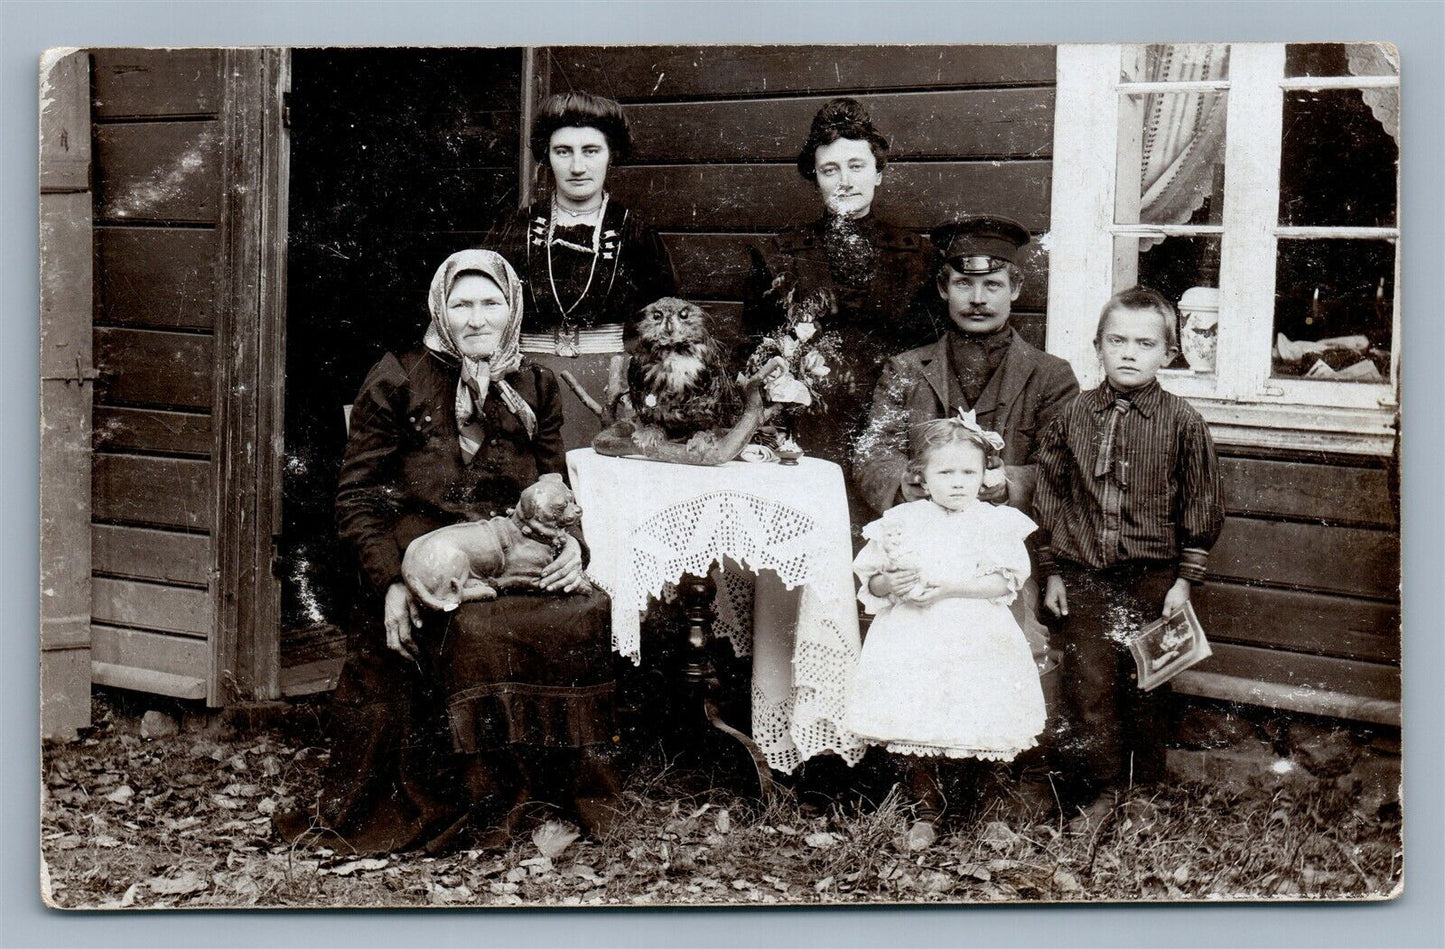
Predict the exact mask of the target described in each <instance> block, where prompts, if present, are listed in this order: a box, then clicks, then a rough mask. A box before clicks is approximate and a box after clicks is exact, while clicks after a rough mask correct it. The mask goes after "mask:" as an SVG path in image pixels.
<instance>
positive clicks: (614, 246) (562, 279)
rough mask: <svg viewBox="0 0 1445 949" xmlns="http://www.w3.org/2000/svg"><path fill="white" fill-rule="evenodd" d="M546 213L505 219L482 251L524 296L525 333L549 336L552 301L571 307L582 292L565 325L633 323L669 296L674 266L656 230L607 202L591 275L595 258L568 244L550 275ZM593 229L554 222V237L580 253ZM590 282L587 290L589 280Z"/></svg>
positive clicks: (556, 318) (554, 313) (558, 320)
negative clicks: (506, 268) (502, 265)
mask: <svg viewBox="0 0 1445 949" xmlns="http://www.w3.org/2000/svg"><path fill="white" fill-rule="evenodd" d="M547 210H548V209H547V208H546V207H545V206H543V207H540V208H527V209H525V210H522V211H518V212H515V213H513V214H511V215H508V216H507V217H506V218H504V219H503V220H502V221H501V222H500V223H499V224H497V225H496V226H495V227H494V228H493V229H492V231H491V233H489V234H488V235H487V238H486V242H485V243H484V244H483V245H482V246H484V247H486V248H487V249H489V250H494V251H496V252H497V253H499V254H501V255H502V256H503V257H505V258H507V261H508V262H509V263H510V264H511V265H512V267H513V269H515V270H516V271H517V276H518V277H520V278H521V280H522V287H523V289H524V290H525V292H526V297H525V299H524V306H525V310H524V311H523V312H524V313H525V316H524V318H523V322H522V332H524V333H546V332H550V331H552V330H554V329H557V328H559V327H561V326H562V325H563V323H564V317H563V314H562V310H561V309H560V308H559V307H558V305H557V298H554V297H553V295H552V286H553V284H555V285H556V288H557V297H560V298H561V301H562V304H563V306H566V307H571V306H572V304H573V302H574V301H576V300H577V298H578V296H579V295H580V294H581V293H582V292H583V290H584V289H586V291H587V295H586V296H585V297H583V298H582V301H581V302H580V303H578V304H577V306H576V309H573V310H571V312H570V313H569V314H568V315H567V316H566V317H565V323H566V324H567V325H568V326H569V327H573V326H575V327H590V326H597V325H600V324H608V323H621V324H623V325H624V326H629V325H631V324H632V323H633V322H634V320H635V319H636V317H637V313H638V311H640V310H641V309H642V308H643V307H645V306H647V305H648V304H649V303H652V302H653V301H655V300H657V299H659V298H661V297H667V296H672V295H673V294H675V293H676V292H677V281H676V279H675V277H674V276H673V272H672V260H671V259H670V258H669V257H668V255H667V248H666V247H664V246H663V243H662V240H661V238H659V237H658V236H657V232H656V231H654V230H652V229H651V228H649V227H647V226H646V225H645V224H643V222H642V221H641V220H640V219H639V218H638V216H637V215H636V214H635V213H633V212H631V211H629V210H628V209H627V208H624V207H622V206H621V205H619V204H617V203H616V202H609V203H608V205H607V213H606V214H605V215H604V216H603V220H602V241H601V243H602V250H601V254H600V255H599V259H598V260H597V268H596V271H595V272H592V255H591V254H590V253H583V252H581V251H577V250H573V249H571V248H568V247H565V246H561V245H559V246H556V247H554V248H553V249H552V266H551V272H550V274H549V272H548V265H547V244H546V240H547ZM592 233H593V229H592V227H591V226H590V225H586V224H582V225H576V226H572V227H565V226H562V225H560V224H559V226H558V227H557V230H556V235H557V236H558V237H561V238H564V239H566V240H568V241H570V242H572V243H575V244H578V245H581V246H583V247H590V246H591V245H592ZM589 275H590V277H591V287H590V288H589V287H588V278H589Z"/></svg>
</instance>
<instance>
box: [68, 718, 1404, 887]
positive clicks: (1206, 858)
mask: <svg viewBox="0 0 1445 949" xmlns="http://www.w3.org/2000/svg"><path fill="white" fill-rule="evenodd" d="M136 701H137V700H136V699H135V698H134V697H130V696H127V695H125V694H123V693H102V694H99V695H98V696H97V700H96V706H95V725H94V727H93V728H91V729H89V730H88V732H87V733H85V734H84V735H83V736H82V738H81V739H80V740H78V741H76V742H72V743H69V744H64V745H53V746H49V747H47V748H46V751H45V756H44V770H43V778H44V787H43V789H42V793H43V802H42V826H41V841H40V843H41V851H42V854H43V857H44V863H43V874H42V887H43V888H46V897H47V900H48V901H49V903H50V904H51V905H53V906H56V907H60V908H123V907H147V908H164V907H206V906H211V907H216V906H308V907H335V906H368V907H390V906H427V905H443V906H469V905H524V904H525V905H597V904H621V905H644V904H742V905H758V904H802V903H805V904H818V903H856V902H909V903H912V902H917V903H959V902H965V903H966V902H993V901H1020V900H1023V901H1038V900H1043V901H1078V900H1097V899H1103V900H1111V901H1117V900H1218V899H1244V900H1259V899H1300V898H1304V899H1360V898H1375V899H1378V898H1382V897H1386V896H1388V895H1390V894H1391V893H1392V892H1393V891H1394V890H1396V888H1397V887H1398V885H1399V883H1400V873H1401V867H1402V857H1401V836H1400V810H1399V804H1398V799H1397V798H1395V797H1394V796H1393V794H1392V793H1390V786H1389V785H1390V782H1391V781H1393V782H1394V786H1395V787H1397V786H1398V759H1395V760H1394V763H1393V765H1390V764H1389V763H1387V764H1386V765H1385V766H1384V768H1383V771H1382V770H1381V767H1380V766H1379V763H1378V761H1379V758H1380V756H1379V755H1376V754H1373V753H1372V750H1371V749H1372V746H1371V745H1370V741H1371V736H1369V735H1364V736H1359V735H1356V736H1352V737H1351V738H1350V739H1349V740H1348V741H1347V742H1346V743H1345V747H1344V749H1343V750H1344V752H1347V753H1348V754H1345V755H1344V757H1343V758H1342V757H1341V755H1339V754H1326V753H1325V752H1327V751H1329V749H1328V748H1325V749H1324V751H1321V748H1320V742H1319V741H1314V744H1313V745H1311V744H1310V740H1305V741H1299V742H1297V747H1294V748H1292V749H1290V748H1286V749H1283V750H1285V751H1287V752H1288V756H1287V757H1279V758H1275V759H1273V760H1274V762H1275V763H1274V764H1273V765H1269V764H1268V761H1267V759H1268V758H1269V755H1268V753H1266V757H1265V759H1260V760H1264V761H1265V766H1263V767H1254V768H1253V770H1252V771H1251V770H1250V767H1251V766H1245V765H1239V766H1236V767H1232V768H1231V767H1222V766H1220V764H1219V763H1220V762H1225V763H1226V764H1227V763H1228V762H1229V761H1231V760H1233V759H1231V755H1233V756H1234V757H1235V758H1237V757H1238V751H1237V748H1238V747H1239V744H1240V741H1236V742H1235V744H1234V745H1233V746H1232V747H1231V749H1223V750H1216V751H1195V752H1183V753H1181V754H1184V755H1186V756H1187V755H1193V756H1194V758H1192V759H1189V758H1181V759H1180V760H1181V761H1188V760H1192V761H1194V762H1195V764H1194V770H1195V772H1197V773H1199V774H1203V772H1204V771H1209V772H1210V773H1211V775H1212V776H1205V779H1203V780H1189V779H1181V780H1178V781H1175V782H1171V783H1170V784H1168V785H1166V786H1161V787H1156V788H1152V789H1150V790H1149V791H1148V792H1147V793H1146V792H1144V791H1142V790H1139V791H1136V792H1134V793H1133V794H1132V795H1131V796H1130V797H1129V798H1128V799H1127V800H1126V801H1124V802H1121V804H1120V806H1118V807H1116V808H1115V809H1114V810H1113V811H1112V812H1111V813H1109V814H1107V815H1105V817H1104V818H1103V819H1102V820H1100V821H1095V822H1093V823H1090V824H1087V825H1082V826H1081V825H1080V824H1079V822H1073V823H1070V822H1069V821H1068V820H1067V819H1066V818H1067V816H1068V815H1064V814H1061V813H1059V812H1058V810H1057V809H1055V810H1054V811H1053V812H1052V813H1042V814H1036V815H1035V816H1033V817H1026V816H1025V811H1024V810H1023V809H1022V808H1020V807H1019V806H1018V805H1017V802H1015V801H1013V800H1011V798H1010V796H1009V788H1008V787H1007V786H1006V785H998V786H992V787H990V789H989V791H988V792H987V793H986V794H985V795H984V799H983V800H982V801H981V802H980V803H979V805H978V806H977V807H976V808H975V809H974V810H973V811H972V812H971V813H970V814H968V815H967V816H966V817H964V818H961V819H958V820H955V821H954V822H953V823H951V824H949V825H946V826H945V827H944V828H943V833H942V835H941V836H940V838H939V839H938V840H937V841H936V842H935V843H934V844H933V845H932V846H931V847H928V848H927V849H924V850H922V851H917V852H915V851H911V850H909V849H908V847H907V843H906V840H905V834H906V831H907V828H908V825H909V823H910V819H911V815H910V813H909V810H908V808H907V807H906V806H904V805H903V804H901V803H900V799H899V797H898V796H897V795H896V794H893V795H889V796H887V797H886V798H885V799H884V800H883V801H882V802H881V803H880V804H878V805H877V806H870V807H865V808H857V807H853V806H835V807H833V808H832V809H831V810H830V811H828V812H825V813H816V812H814V811H812V810H809V809H805V808H802V807H800V806H799V805H798V803H797V800H796V798H794V797H793V796H792V795H791V794H784V795H782V796H781V797H780V799H779V800H777V801H775V802H774V803H772V804H771V805H769V806H768V807H766V808H763V807H760V806H759V805H757V804H756V803H754V802H752V801H751V800H749V799H748V798H746V797H743V796H740V795H739V794H737V793H735V792H732V791H727V790H722V789H714V788H707V789H705V790H704V791H703V792H698V791H697V790H694V789H693V788H695V787H696V786H697V784H698V782H697V780H696V776H695V775H694V776H689V775H686V774H683V773H681V772H679V771H677V770H676V768H675V767H674V766H673V765H670V764H669V763H668V762H667V761H666V760H664V759H663V758H662V757H660V756H653V757H651V758H644V759H643V765H642V766H641V767H638V768H636V769H634V771H633V774H632V776H631V778H630V780H629V784H628V787H627V791H626V799H627V802H628V805H629V807H630V811H629V813H628V814H627V815H626V817H625V819H624V820H622V821H620V822H619V826H618V827H617V828H616V829H615V830H614V831H613V832H612V833H610V834H609V835H608V836H607V837H606V838H605V839H603V840H587V839H572V835H571V832H570V829H569V828H567V827H565V826H563V825H560V824H556V823H551V824H547V825H543V826H542V827H541V828H538V830H537V831H536V832H535V833H534V834H533V835H531V836H530V837H523V838H521V839H518V840H517V841H515V842H514V844H513V845H512V847H511V848H510V849H509V850H508V851H506V852H500V853H497V852H481V851H462V852H460V853H456V854H453V855H450V856H446V857H440V858H431V857H425V856H417V855H391V856H389V857H379V858H371V859H361V860H358V859H353V858H350V857H346V856H343V855H340V854H336V853H332V852H330V851H328V850H326V849H293V848H292V847H290V846H288V845H286V844H285V843H283V842H281V841H280V840H278V839H277V838H276V837H275V836H274V835H273V834H272V830H271V815H272V814H273V813H275V812H276V811H277V810H284V809H287V808H290V807H292V806H294V805H296V804H297V803H298V802H301V803H303V804H304V803H305V802H306V801H308V800H309V796H310V795H311V794H312V793H313V792H314V787H315V781H316V778H317V774H318V771H319V768H320V766H321V765H322V764H323V763H324V760H325V755H326V749H325V748H324V747H322V746H321V745H320V739H319V737H318V736H319V735H320V728H319V723H320V718H321V714H322V712H323V706H321V705H316V706H298V707H295V708H293V709H292V710H291V711H289V712H288V713H286V714H285V715H282V716H274V717H272V718H271V720H269V721H268V722H267V723H265V724H264V725H261V726H259V727H240V728H237V727H236V726H235V723H234V722H233V723H231V724H220V723H217V722H216V721H214V720H211V721H208V720H206V719H205V717H204V716H202V715H197V714H195V713H194V712H189V711H188V712H186V713H185V714H183V715H179V716H177V717H180V718H181V725H182V727H181V728H180V729H179V730H178V731H177V733H175V734H171V735H165V736H163V737H156V738H153V739H147V738H143V737H142V727H141V721H142V719H141V713H142V712H143V711H145V710H146V708H147V706H144V705H138V704H135V703H136ZM177 711H178V710H177V709H175V708H172V709H171V712H172V713H173V714H174V713H176V712H177ZM156 722H158V723H159V724H160V725H162V726H165V725H167V724H168V723H173V719H171V720H168V721H161V720H159V719H155V720H154V721H153V723H152V724H155V723H156ZM1246 730H1248V731H1251V734H1249V735H1246V736H1243V740H1245V741H1254V742H1258V743H1262V744H1263V745H1264V746H1265V747H1275V748H1276V750H1280V749H1279V748H1278V745H1279V742H1278V737H1277V736H1276V738H1275V741H1274V745H1270V741H1271V737H1270V735H1269V729H1268V728H1267V727H1265V726H1261V725H1259V724H1255V725H1250V726H1248V728H1247V729H1246ZM152 731H153V729H152V728H151V727H150V726H148V727H147V733H148V734H149V733H151V732H152ZM1296 731H1300V729H1296ZM1302 733H1303V734H1309V733H1308V731H1307V730H1306V731H1304V732H1302ZM1325 737H1326V738H1328V737H1329V735H1328V734H1326V735H1325ZM1325 744H1328V741H1326V742H1325ZM1336 744H1339V742H1336ZM1336 750H1337V751H1338V750H1339V749H1336ZM1311 755H1313V757H1311ZM1201 756H1202V757H1201ZM1201 761H1203V762H1205V763H1207V764H1208V767H1207V768H1203V770H1201V766H1200V765H1199V762H1201ZM1363 761H1369V762H1374V764H1372V765H1371V766H1370V767H1371V768H1373V770H1369V769H1368V768H1367V769H1365V770H1361V768H1362V762H1363ZM1279 762H1286V765H1283V766H1282V765H1280V764H1279ZM1302 762H1307V763H1309V764H1311V765H1312V766H1313V767H1314V769H1315V771H1314V772H1310V771H1308V770H1306V769H1305V768H1304V767H1303V766H1302ZM1322 762H1324V763H1322ZM1342 762H1343V763H1342ZM1254 763H1255V764H1259V760H1256V761H1255V762H1254ZM1391 767H1393V768H1394V771H1393V777H1392V776H1391V775H1392V772H1391ZM1328 772H1335V773H1333V774H1331V773H1328ZM1362 775H1363V777H1362ZM1382 775H1383V776H1382ZM1382 782H1383V787H1384V790H1383V791H1382V790H1381V787H1382Z"/></svg>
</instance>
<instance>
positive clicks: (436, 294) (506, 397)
mask: <svg viewBox="0 0 1445 949" xmlns="http://www.w3.org/2000/svg"><path fill="white" fill-rule="evenodd" d="M466 273H478V274H481V275H482V276H484V277H486V278H487V279H489V280H491V281H492V282H493V283H495V284H496V285H497V286H498V287H499V288H500V289H501V291H502V296H503V298H505V299H506V301H507V308H508V310H509V311H510V313H509V316H508V318H507V326H506V328H505V329H504V330H503V331H502V338H501V340H500V341H499V342H498V343H497V348H496V350H495V351H494V352H493V353H492V355H491V356H487V357H483V358H481V359H469V358H467V357H466V356H463V355H462V352H461V349H460V347H458V346H457V341H456V338H455V337H454V336H453V334H452V331H451V325H450V324H449V323H448V322H447V315H446V314H447V298H448V297H449V296H451V292H452V288H453V287H454V286H456V282H457V278H459V277H460V276H462V275H463V274H466ZM427 308H428V309H429V310H430V311H431V325H430V326H428V327H427V330H426V336H425V337H424V338H423V340H422V342H423V343H424V344H425V346H426V348H427V349H430V350H432V351H433V352H438V353H446V354H448V355H450V356H452V357H454V358H456V359H458V360H460V361H461V364H462V377H461V380H460V381H459V382H458V383H457V429H458V431H459V433H460V438H461V440H462V448H463V449H466V450H467V453H468V455H469V456H470V455H472V454H475V453H476V450H477V439H476V438H475V437H474V435H475V431H473V432H472V433H469V429H473V430H475V427H476V426H477V425H479V423H480V420H481V416H482V405H483V404H484V403H485V402H486V401H487V393H488V391H489V390H490V389H491V388H492V387H493V386H495V387H496V390H497V394H498V395H500V396H501V397H502V402H503V403H505V404H506V406H507V408H508V409H510V410H511V411H512V414H513V415H515V416H517V418H518V419H519V420H520V421H521V423H522V427H523V428H525V429H526V430H527V436H528V437H529V438H536V437H537V414H536V413H535V412H533V411H532V407H531V406H530V405H528V404H527V401H526V400H525V399H523V398H522V397H521V395H519V394H518V393H517V390H516V389H514V388H512V384H511V383H509V382H507V380H506V376H507V375H508V374H509V373H512V372H515V371H516V370H517V368H518V367H519V366H521V364H522V353H521V349H520V343H521V338H522V283H521V281H520V280H518V279H517V272H516V271H515V270H513V269H512V265H511V264H509V263H507V261H506V259H505V258H504V257H503V256H502V255H501V254H498V253H497V252H495V251H490V250H461V251H457V252H456V253H455V254H452V255H451V256H450V257H448V258H447V259H446V260H445V261H443V262H442V265H441V266H440V267H438V268H437V272H436V276H434V277H432V281H431V293H430V294H429V295H428V297H427ZM469 441H470V442H472V444H470V445H469V444H468V442H469Z"/></svg>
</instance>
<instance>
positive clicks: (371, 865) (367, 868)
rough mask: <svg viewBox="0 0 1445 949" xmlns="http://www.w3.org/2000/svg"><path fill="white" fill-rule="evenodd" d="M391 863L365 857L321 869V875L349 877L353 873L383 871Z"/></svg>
mask: <svg viewBox="0 0 1445 949" xmlns="http://www.w3.org/2000/svg"><path fill="white" fill-rule="evenodd" d="M390 863H391V861H390V860H387V859H385V858H382V857H366V858H363V859H361V860H347V861H346V862H345V863H338V864H336V865H335V866H331V867H322V868H321V872H322V873H330V874H332V875H333V876H339V877H349V876H351V875H352V874H353V873H369V872H372V871H376V870H383V869H385V868H386V867H387V866H388V865H389V864H390Z"/></svg>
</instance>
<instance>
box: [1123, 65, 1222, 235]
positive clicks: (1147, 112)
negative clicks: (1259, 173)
mask: <svg viewBox="0 0 1445 949" xmlns="http://www.w3.org/2000/svg"><path fill="white" fill-rule="evenodd" d="M1226 99H1227V94H1226V93H1223V92H1163V93H1150V94H1148V95H1140V96H1132V95H1126V96H1120V98H1119V156H1118V161H1119V179H1118V187H1117V189H1116V190H1115V195H1116V198H1115V206H1114V222H1115V223H1116V224H1189V223H1194V224H1218V223H1219V221H1220V216H1221V213H1222V205H1223V201H1224V134H1225V121H1224V117H1225V108H1226Z"/></svg>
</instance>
